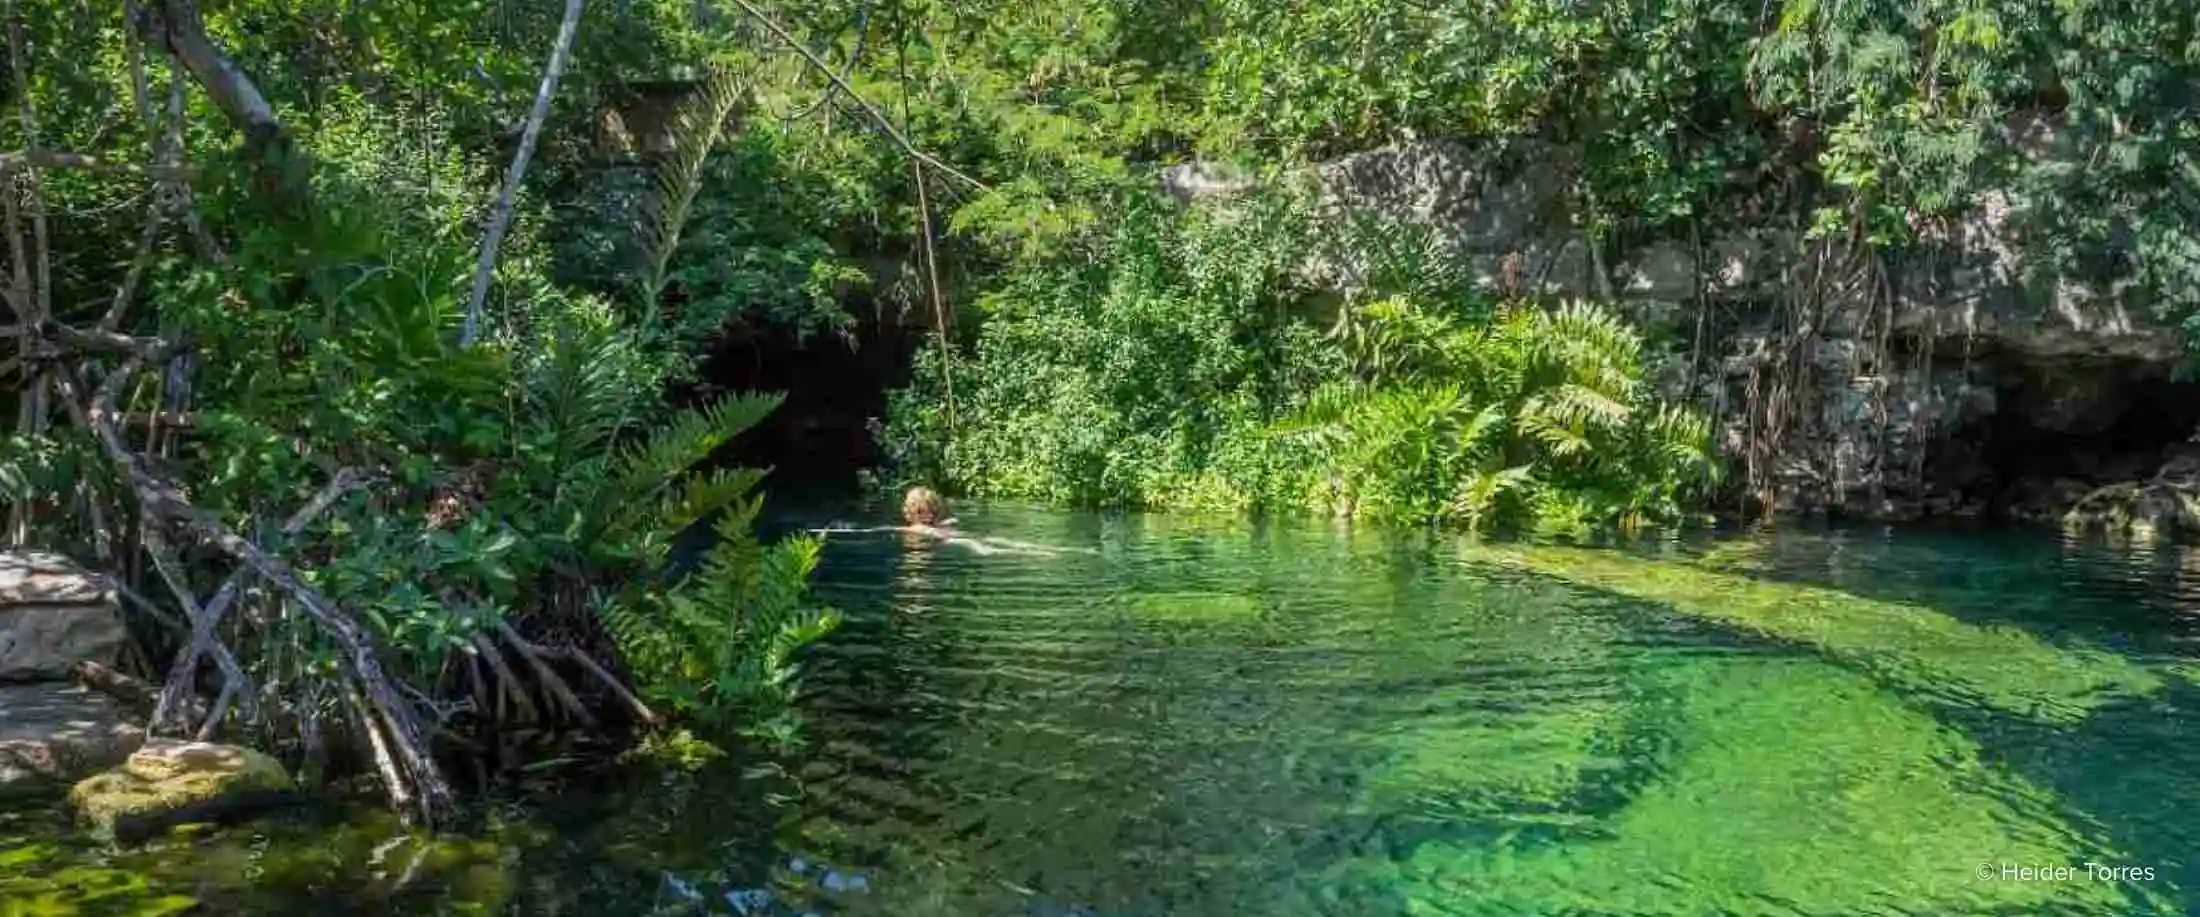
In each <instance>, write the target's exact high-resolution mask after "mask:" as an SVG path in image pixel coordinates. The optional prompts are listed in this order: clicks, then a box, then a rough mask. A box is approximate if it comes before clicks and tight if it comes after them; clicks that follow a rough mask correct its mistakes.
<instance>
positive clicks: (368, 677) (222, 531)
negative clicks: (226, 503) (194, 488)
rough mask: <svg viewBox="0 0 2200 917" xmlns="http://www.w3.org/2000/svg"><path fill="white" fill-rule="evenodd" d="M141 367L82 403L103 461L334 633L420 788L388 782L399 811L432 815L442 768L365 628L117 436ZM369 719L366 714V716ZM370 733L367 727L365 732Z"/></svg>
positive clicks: (174, 520)
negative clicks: (119, 409)
mask: <svg viewBox="0 0 2200 917" xmlns="http://www.w3.org/2000/svg"><path fill="white" fill-rule="evenodd" d="M141 365H142V363H141V361H140V360H139V358H137V357H135V356H133V357H130V358H128V359H127V360H125V361H124V363H123V365H122V366H121V367H120V368H118V369H117V370H115V372H114V373H113V374H111V375H109V376H108V378H107V381H106V382H105V383H104V384H102V385H101V386H100V391H99V393H98V394H97V395H96V396H94V397H93V398H92V399H91V401H90V403H89V405H88V406H87V407H86V409H85V414H86V422H87V426H88V427H89V429H90V430H91V431H92V433H93V434H94V436H95V437H96V438H97V439H98V441H99V443H100V445H101V446H102V447H103V448H104V449H105V450H106V452H107V456H108V459H109V460H110V461H112V462H114V464H115V465H116V466H117V467H118V468H120V469H121V470H122V471H123V472H124V475H125V477H126V478H127V480H128V481H129V483H130V487H131V489H132V490H134V491H136V492H137V496H138V503H139V505H140V506H141V507H142V508H143V511H144V513H145V515H146V518H147V521H148V522H149V523H151V522H168V523H171V524H174V525H177V526H180V527H181V528H183V529H184V530H185V531H188V532H190V533H191V534H192V535H193V536H194V537H196V538H198V539H199V540H200V541H201V542H204V543H205V544H207V545H210V546H212V547H215V548H217V549H219V550H221V551H222V552H223V553H226V554H228V555H229V556H231V557H233V558H235V559H236V560H238V561H239V562H241V563H243V564H244V565H245V566H246V567H249V568H251V570H252V571H253V572H254V573H255V574H258V575H259V576H260V577H261V578H262V579H265V580H267V581H268V582H270V583H273V584H274V585H275V586H276V587H277V588H279V589H281V590H283V591H284V592H286V593H289V594H290V596H291V598H292V599H294V600H295V601H297V603H298V607H300V608H302V609H304V610H305V612H306V614H307V615H308V616H310V617H312V618H313V620H314V621H315V622H316V623H318V624H319V625H320V626H321V628H322V630H324V631H326V632H327V633H328V635H329V636H330V637H331V638H333V639H334V640H335V642H336V644H337V647H338V649H339V650H340V651H341V653H340V658H341V659H342V660H343V664H344V668H345V670H346V671H347V672H348V674H349V675H350V679H349V682H347V689H349V688H350V687H351V686H352V685H356V686H357V688H358V689H359V690H361V691H363V692H365V697H364V701H365V704H366V705H367V706H369V707H371V708H372V710H373V712H374V714H375V715H376V716H378V717H379V718H380V720H381V722H382V724H383V725H386V726H387V727H388V728H389V735H388V739H389V748H388V751H389V753H390V754H392V755H394V756H395V759H396V762H397V763H398V764H400V765H402V766H403V769H404V771H405V773H406V774H409V775H410V777H411V787H410V790H417V791H418V798H417V799H415V798H414V796H413V793H412V792H411V791H410V790H408V789H407V788H406V787H405V786H402V785H398V784H393V785H392V786H391V787H390V793H391V800H392V802H393V803H395V804H396V805H397V806H398V807H399V809H400V810H401V811H409V812H410V813H411V814H414V815H417V816H419V817H420V818H422V819H423V820H430V821H432V820H433V819H434V817H435V816H436V815H437V814H439V813H441V812H442V811H443V810H444V809H445V808H447V807H448V806H449V804H450V802H451V789H450V786H449V785H448V784H447V783H445V782H444V780H443V776H442V772H441V771H440V769H438V768H437V766H436V764H435V761H434V759H432V758H430V757H429V756H428V743H427V736H426V733H425V731H424V730H423V729H422V728H421V726H420V720H419V718H418V716H417V715H416V714H415V712H414V711H413V709H412V708H411V706H410V705H408V704H407V703H406V702H405V700H404V698H403V697H400V696H399V695H398V693H397V691H396V690H395V689H394V688H392V687H391V684H390V680H389V678H388V676H387V675H386V674H385V673H384V672H383V670H382V662H381V659H380V658H379V657H378V656H377V655H376V653H375V642H374V639H373V637H372V636H371V635H370V634H369V633H368V632H367V630H366V629H365V628H363V627H361V626H360V625H359V623H358V622H357V621H356V620H354V619H353V618H352V617H351V616H350V615H349V614H346V613H345V612H344V611H343V610H342V609H340V608H338V607H336V604H335V603H333V602H331V601H329V599H328V597H327V596H325V595H323V594H321V591H320V590H318V589H315V588H314V587H313V586H312V585H310V584H308V583H306V582H305V581H304V580H303V579H301V578H300V577H299V576H298V573H297V571H296V570H294V569H292V568H291V566H290V565H289V564H287V563H284V562H283V561H282V560H280V559H278V558H276V557H274V556H272V555H270V554H269V553H268V552H267V551H265V550H263V549H262V548H261V547H260V546H259V545H256V544H253V543H252V542H251V541H248V540H246V539H245V538H243V537H241V536H239V535H238V534H237V533H236V532H235V531H232V530H231V529H230V528H229V526H227V525H225V524H223V523H222V521H221V520H220V519H219V518H218V517H216V516H215V515H214V514H212V513H209V512H207V511H205V510H203V509H200V508H198V507H197V506H194V505H192V503H191V502H190V501H189V500H188V499H186V498H185V497H184V495H183V493H182V491H180V490H178V489H177V488H176V487H175V485H173V484H170V483H168V482H166V481H162V480H160V479H158V478H156V477H154V476H153V474H152V472H150V471H148V470H146V467H145V463H144V461H143V460H142V459H141V458H139V457H138V456H137V455H136V454H134V453H132V452H131V451H130V450H129V449H128V448H127V447H126V446H125V445H124V444H123V442H122V437H121V434H120V433H119V432H118V431H117V429H116V427H115V423H114V413H115V411H114V400H115V395H116V394H117V393H118V392H119V391H120V390H121V388H122V386H123V384H124V381H125V379H126V378H127V377H128V376H131V375H134V374H135V373H136V372H137V370H138V368H139V367H140V366H141ZM59 381H60V383H61V384H62V386H63V387H64V389H65V390H66V394H68V396H69V397H70V398H71V400H81V394H80V393H79V392H77V391H76V389H77V388H78V387H77V386H76V385H75V384H74V383H72V382H70V381H69V380H67V379H66V378H65V377H64V378H62V379H60V380H59ZM367 719H369V720H370V722H371V720H372V717H368V718H367ZM370 732H371V730H370Z"/></svg>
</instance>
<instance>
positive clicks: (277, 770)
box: [69, 739, 292, 834]
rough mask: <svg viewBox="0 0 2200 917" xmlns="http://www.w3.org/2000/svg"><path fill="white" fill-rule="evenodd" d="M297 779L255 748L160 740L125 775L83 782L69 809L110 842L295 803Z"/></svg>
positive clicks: (120, 771) (119, 771) (122, 770)
mask: <svg viewBox="0 0 2200 917" xmlns="http://www.w3.org/2000/svg"><path fill="white" fill-rule="evenodd" d="M291 790H292V784H291V781H290V774H289V773H287V772H285V771H284V770H283V766H282V764H281V763H280V762H278V761H276V760H275V759H274V758H271V757H268V756H267V755H265V754H261V753H260V752H256V751H253V750H251V749H249V748H239V747H237V746H234V745H215V744H212V743H207V742H179V741H174V740H167V739H155V740H153V741H150V742H147V743H145V747H143V748H141V749H139V750H138V751H137V753H136V754H133V755H131V756H130V759H129V760H128V761H125V762H123V764H122V766H121V767H118V768H115V769H113V770H110V771H107V772H105V773H101V774H96V775H94V776H92V777H89V778H86V779H84V780H82V781H80V782H78V783H77V784H76V786H75V788H73V789H71V790H70V791H69V802H70V803H71V804H72V805H74V806H75V807H76V811H77V814H78V816H79V817H80V818H81V819H82V820H83V821H84V822H85V823H86V824H88V825H90V826H91V827H92V828H93V829H94V830H96V831H99V832H100V833H103V834H112V833H117V832H118V830H120V831H122V832H126V833H135V832H138V831H146V830H155V829H157V828H158V827H161V826H164V825H167V824H174V823H179V822H186V821H202V820H210V819H220V818H223V817H225V816H228V815H233V814H234V813H236V812H237V811H240V810H243V809H250V808H255V807H259V806H263V805H266V804H267V803H268V802H270V801H272V800H276V799H282V798H287V797H288V795H289V793H290V791H291Z"/></svg>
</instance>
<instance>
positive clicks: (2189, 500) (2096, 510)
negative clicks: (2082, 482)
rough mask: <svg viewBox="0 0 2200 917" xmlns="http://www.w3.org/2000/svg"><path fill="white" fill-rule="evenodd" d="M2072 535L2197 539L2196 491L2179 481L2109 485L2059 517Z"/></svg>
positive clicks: (2199, 495)
mask: <svg viewBox="0 0 2200 917" xmlns="http://www.w3.org/2000/svg"><path fill="white" fill-rule="evenodd" d="M2063 527H2064V528H2066V529H2069V530H2071V531H2073V532H2104V533H2106V534H2108V535H2110V536H2112V537H2121V538H2130V539H2133V540H2135V541H2141V542H2147V541H2153V540H2154V539H2156V538H2171V539H2175V538H2186V539H2190V538H2196V537H2200V488H2195V487H2193V486H2192V485H2190V484H2188V483H2184V482H2179V481H2165V480H2159V479H2158V480H2154V481H2149V482H2146V483H2140V484H2111V485H2109V486H2107V487H2103V488H2100V489H2098V490H2095V491H2093V492H2092V493H2089V494H2086V496H2085V499H2083V500H2079V501H2078V505H2076V506H2074V507H2071V508H2070V511H2069V512H2067V513H2064V514H2063Z"/></svg>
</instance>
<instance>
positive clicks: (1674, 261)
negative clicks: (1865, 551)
mask: <svg viewBox="0 0 2200 917" xmlns="http://www.w3.org/2000/svg"><path fill="white" fill-rule="evenodd" d="M2010 129H2011V130H2012V131H2013V132H2015V136H2016V137H2017V138H2018V139H2019V140H2020V141H2022V142H2025V143H2029V144H2031V147H2028V148H2035V149H2037V150H2040V151H2042V152H2041V153H2040V155H2046V153H2045V152H2044V151H2045V150H2047V149H2048V148H2049V147H2050V146H2051V142H2050V141H2051V140H2052V136H2053V130H2054V126H2053V124H2052V123H2051V122H2049V121H2047V120H2045V119H2039V118H2033V119H2020V120H2019V121H2017V122H2016V123H2013V124H2012V125H2011V128H2010ZM1577 171H1578V169H1577V166H1575V165H1574V161H1573V157H1572V156H1571V154H1570V153H1569V152H1568V151H1567V150H1566V149H1564V148H1561V147H1555V146H1552V145H1549V144H1545V143H1541V142H1537V141H1521V142H1516V143H1513V144H1510V145H1506V146H1502V147H1495V148H1473V147H1469V146H1465V145H1462V144H1457V143H1445V142H1416V143H1410V144H1401V145H1397V146H1391V147H1385V148H1380V149H1375V150H1370V151H1367V152H1363V153H1359V154H1356V155H1353V156H1349V157H1346V158H1343V159H1340V160H1336V161H1333V162H1329V163H1326V164H1323V165H1320V166H1318V167H1316V168H1315V169H1314V170H1313V174H1312V176H1311V178H1312V180H1313V182H1314V183H1315V185H1316V187H1317V189H1318V192H1319V194H1320V196H1321V198H1322V199H1323V200H1324V201H1325V202H1326V203H1327V204H1329V205H1330V206H1331V207H1333V208H1334V209H1336V210H1338V211H1348V210H1360V211H1371V212H1374V213H1376V214H1378V215H1381V216H1383V217H1386V218H1389V219H1394V220H1402V221H1405V222H1408V223H1414V224H1419V225H1422V226H1426V227H1428V228H1429V229H1431V230H1432V231H1433V234H1434V235H1435V236H1437V237H1438V239H1439V240H1440V242H1441V244H1442V245H1443V246H1444V247H1445V248H1446V249H1447V250H1448V252H1449V253H1450V255H1451V257H1455V258H1458V259H1462V260H1464V261H1465V262H1466V266H1467V267H1468V268H1469V270H1470V272H1471V274H1472V275H1473V276H1474V277H1476V278H1477V279H1478V281H1479V282H1480V283H1483V284H1485V285H1488V286H1490V287H1491V288H1493V289H1495V288H1499V287H1500V285H1501V283H1504V282H1507V281H1510V282H1513V283H1514V284H1515V288H1516V289H1524V290H1526V291H1528V292H1533V293H1538V294H1542V295H1548V296H1560V297H1594V298H1599V299H1607V300H1614V301H1617V302H1619V303H1621V304H1622V305H1623V307H1625V308H1627V309H1628V310H1630V311H1631V312H1632V313H1633V314H1635V315H1636V317H1637V318H1638V319H1639V320H1641V321H1643V322H1644V323H1645V324H1647V325H1651V326H1663V329H1664V330H1665V331H1667V332H1670V334H1669V337H1677V338H1679V339H1681V340H1683V341H1693V340H1694V339H1695V331H1696V330H1697V329H1698V328H1701V329H1703V330H1704V345H1703V352H1702V353H1701V354H1700V355H1698V356H1697V357H1695V358H1694V359H1691V360H1687V361H1684V362H1688V363H1693V364H1694V365H1697V366H1699V367H1701V369H1700V370H1699V378H1698V379H1696V380H1693V384H1691V380H1688V379H1687V378H1686V371H1685V368H1683V369H1681V370H1680V371H1679V372H1678V373H1676V374H1672V375H1670V376H1669V378H1668V380H1667V381H1668V383H1669V384H1670V385H1671V387H1672V389H1673V390H1674V392H1675V393H1676V394H1677V393H1678V392H1680V391H1683V390H1687V391H1693V392H1696V393H1698V397H1699V399H1700V400H1702V401H1703V406H1704V407H1705V408H1707V409H1709V410H1711V411H1713V412H1714V413H1715V414H1716V415H1717V416H1718V417H1720V418H1721V422H1722V427H1723V437H1724V445H1725V447H1726V450H1727V452H1728V454H1729V455H1730V456H1731V457H1733V458H1735V459H1736V460H1737V465H1738V466H1739V468H1738V470H1739V471H1743V472H1746V473H1738V474H1737V475H1736V476H1735V477H1736V480H1737V482H1738V483H1740V484H1741V485H1742V486H1744V487H1746V488H1749V489H1750V490H1752V491H1754V495H1755V496H1758V497H1760V498H1762V499H1763V500H1764V501H1766V502H1768V503H1769V504H1770V505H1771V508H1774V509H1780V510H1791V511H1792V510H1804V511H1808V510H1817V509H1836V510H1842V511H1849V512H1858V513H1864V514H1869V515H1874V516H1882V517H1898V518H1899V517H1909V516H1918V515H1938V514H1947V513H1966V512H1975V511H1978V510H1980V509H1981V508H1982V507H1983V506H1984V505H1985V504H1986V503H1988V502H1991V501H1994V500H2002V499H2004V498H2005V496H2006V492H2008V491H2009V490H2010V489H2011V488H2013V487H2016V486H2017V485H2016V484H2015V482H2014V481H2013V479H2012V478H2011V475H2012V474H2015V473H2016V472H2013V471H2012V470H2011V469H2012V468H2014V467H2016V465H2021V464H2023V463H2022V462H2019V461H2017V460H2016V458H2013V457H2011V456H2008V455H2005V454H2000V453H1997V452H1996V450H2002V451H2003V452H2006V451H2007V450H2009V449H2020V448H2056V449H2063V450H2065V451H2074V452H2077V451H2083V450H2084V449H2086V448H2090V447H2089V446H2088V445H2087V444H2086V443H2085V441H2084V438H2085V437H2087V436H2097V437H2100V438H2101V441H2102V442H2103V443H2110V442H2111V441H2113V442H2118V443H2121V442H2128V441H2132V440H2133V439H2134V436H2133V435H2132V434H2130V430H2132V429H2138V428H2140V427H2144V426H2145V425H2146V424H2148V423H2156V424H2168V423H2172V422H2177V423H2184V422H2185V421H2184V419H2183V418H2181V417H2179V418H2167V417H2166V416H2165V417H2164V418H2157V419H2152V420H2150V419H2149V418H2147V417H2144V416H2140V415H2143V414H2145V413H2146V412H2147V411H2150V410H2153V407H2152V406H2151V405H2150V404H2148V403H2146V402H2147V399H2148V398H2149V397H2155V396H2159V395H2161V394H2162V393H2164V392H2166V391H2170V389H2167V388H2165V387H2164V386H2166V385H2168V384H2169V380H2170V375H2171V372H2172V370H2173V369H2174V367H2175V365H2176V364H2177V362H2178V361H2179V360H2180V359H2181V358H2182V356H2183V353H2184V343H2183V340H2182V339H2181V337H2180V335H2179V334H2177V333H2176V332H2175V331H2174V330H2171V329H2167V328H2162V327H2158V326H2154V325H2150V324H2149V323H2148V322H2147V321H2145V320H2144V318H2143V314H2144V311H2145V304H2144V303H2142V302H2138V301H2135V300H2134V294H2133V291H2132V290H2131V289H2130V288H2129V285H2127V284H2122V283H2113V282H2112V283H2108V284H2105V285H2104V284H2100V283H2089V282H2085V281H2082V280H2080V279H2078V278H2072V277H2066V276H2059V275H2056V274H2054V273H2052V272H2046V271H2042V270H2040V269H2038V268H2037V266H2036V264H2037V262H2036V261H2034V260H2032V259H2028V258H2027V256H2026V253H2025V252H2026V249H2025V244H2024V243H2025V235H2024V234H2025V229H2024V227H2023V225H2022V220H2021V219H2020V218H2019V216H2020V215H2019V214H2017V213H2016V208H2015V207H2014V205H2013V204H2012V202H2011V201H2010V200H2009V198H2008V197H2007V196H2006V195H1999V194H1989V195H1986V196H1984V197H1983V198H1982V199H1981V200H1980V201H1979V202H1978V204H1977V206H1976V207H1974V208H1973V209H1972V210H1971V211H1970V212H1968V213H1965V214H1962V215H1961V216H1960V217H1959V218H1957V219H1953V220H1944V221H1940V222H1937V223H1935V224H1933V225H1929V226H1920V227H1918V229H1919V238H1920V240H1921V242H1920V243H1919V244H1917V245H1914V246H1912V247H1910V249H1909V250H1907V251H1905V252H1904V253H1901V255H1900V256H1898V257H1879V256H1876V255H1875V253H1872V252H1862V251H1856V250H1851V249H1848V248H1846V247H1843V246H1841V245H1839V244H1837V243H1821V242H1819V241H1817V240H1812V239H1807V238H1805V237H1804V235H1803V234H1802V233H1801V232H1799V231H1798V230H1797V229H1795V228H1794V225H1793V224H1794V223H1795V220H1793V219H1792V218H1791V217H1784V216H1780V215H1777V214H1770V213H1767V214H1754V213H1740V212H1738V213H1732V214H1722V215H1720V218H1719V219H1715V220H1707V221H1705V222H1704V223H1702V224H1701V225H1700V227H1699V232H1698V234H1697V236H1696V237H1695V238H1656V239H1641V240H1632V241H1631V242H1630V243H1629V244H1627V245H1625V246H1623V247H1621V248H1619V249H1617V250H1607V251H1604V252H1592V251H1591V250H1590V246H1589V245H1588V243H1587V240H1586V239H1585V238H1584V235H1583V233H1582V230H1581V229H1580V220H1579V219H1578V214H1577V213H1576V212H1575V209H1574V205H1573V203H1572V201H1571V200H1570V194H1569V191H1568V189H1569V188H1570V187H1572V181H1573V176H1574V175H1575V174H1577ZM1164 182H1165V186H1166V187H1167V188H1168V190H1170V191H1171V193H1173V194H1175V195H1176V196H1177V197H1178V198H1179V199H1183V200H1197V199H1200V198H1203V197H1215V196H1226V195H1234V194H1237V193H1240V192H1242V191H1243V190H1244V188H1245V187H1246V185H1245V183H1244V182H1243V181H1242V180H1238V179H1231V178H1227V177H1225V176H1223V175H1222V173H1218V172H1216V171H1214V170H1212V169H1207V168H1205V167H1193V166H1187V167H1179V168H1178V169H1177V170H1175V171H1174V172H1172V173H1171V174H1170V175H1169V176H1165V177H1164ZM1508 260H1510V261H1511V262H1512V266H1513V269H1514V271H1515V273H1513V274H1512V275H1511V276H1510V277H1508V276H1507V275H1506V271H1507V262H1508ZM1333 273H1337V274H1340V275H1348V274H1349V271H1338V272H1333ZM1806 291H1808V292H1807V293H1806ZM1774 401H1777V402H1778V403H1777V404H1774V405H1771V406H1768V402H1774ZM2188 426H2189V424H2188ZM2112 428H2113V429H2112ZM1992 430H2002V431H2003V432H2002V433H2001V434H2000V435H1999V439H1996V438H1995V437H1994V436H1990V435H1989V434H1988V432H1987V431H1992ZM2187 432H2189V430H2188V431H2187ZM2156 433H2158V431H2156ZM2148 435H2150V436H2151V435H2155V433H2149V434H2148ZM2058 437H2059V439H2058ZM2150 442H2151V441H2150ZM2043 444H2045V445H2043ZM2101 448H2104V449H2106V448H2115V447H2114V446H2113V445H2103V446H2102V447H2101ZM2142 451H2147V453H2148V454H2147V456H2146V457H2143V458H2141V459H2139V460H2138V461H2139V463H2140V464H2142V465H2143V464H2146V463H2148V462H2156V461H2158V460H2159V459H2160V458H2161V457H2162V456H2161V455H2159V454H2157V453H2158V450H2157V448H2156V445H2148V446H2146V448H2145V450H2142ZM2080 458H2081V459H2083V458H2084V457H2083V456H2080ZM2106 461H2107V459H2105V458H2104V459H2102V462H2106ZM2102 462H2096V463H2095V464H2096V465H2098V464H2102ZM2012 463H2014V464H2012ZM2111 471H2114V469H2104V468H2094V469H2091V470H2082V471H2074V472H2070V474H2072V475H2075V476H2074V477H2068V478H2065V477H2060V475H2061V474H2063V472H2062V471H2060V470H2058V469H2047V470H2044V471H2040V472H2038V473H2040V474H2044V475H2046V476H2047V477H2046V480H2044V481H2041V482H2036V483H2037V486H2033V485H2025V487H2024V488H2021V489H2025V490H2026V491H2027V493H2028V496H2029V499H2030V500H2031V502H2032V503H2034V504H2038V505H2033V506H2027V507H2023V508H2021V509H2022V513H2020V514H2025V513H2029V514H2033V515H2042V516H2052V515H2054V514H2056V513H2057V512H2059V510H2060V509H2061V508H2067V507H2068V506H2069V505H2071V504H2073V503H2075V502H2076V501H2077V499H2078V497H2079V496H2082V495H2083V494H2084V493H2085V492H2086V491H2087V490H2088V489H2090V488H2091V487H2094V486H2099V485H2100V484H2102V483H2105V481H2104V479H2103V478H2102V477H2101V476H2102V475H2105V474H2108V473H2110V472H2111ZM2135 473H2136V474H2138V475H2139V476H2141V477H2144V476H2146V475H2148V474H2151V473H2152V469H2151V468H2145V469H2141V470H2139V471H2137V472H2135ZM2033 491H2036V493H2034V492H2033Z"/></svg>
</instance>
